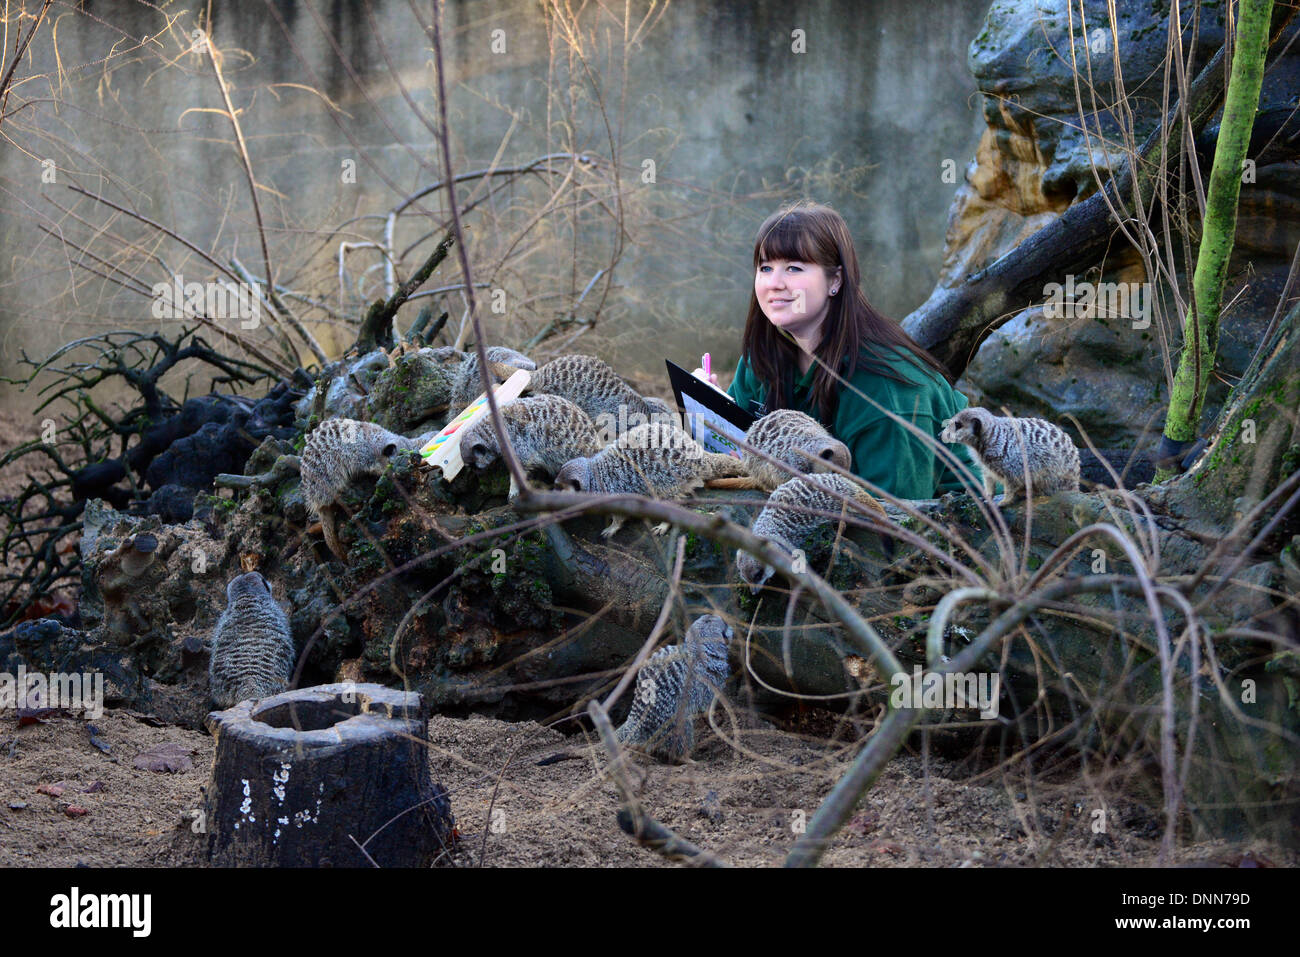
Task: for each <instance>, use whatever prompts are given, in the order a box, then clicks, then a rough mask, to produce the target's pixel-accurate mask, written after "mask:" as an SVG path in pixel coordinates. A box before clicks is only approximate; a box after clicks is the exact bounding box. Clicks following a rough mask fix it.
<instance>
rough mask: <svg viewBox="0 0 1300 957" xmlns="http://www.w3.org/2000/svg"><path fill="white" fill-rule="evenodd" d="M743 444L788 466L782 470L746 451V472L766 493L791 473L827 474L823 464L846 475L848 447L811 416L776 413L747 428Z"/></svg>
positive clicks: (786, 410) (771, 413)
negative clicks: (830, 464) (829, 464)
mask: <svg viewBox="0 0 1300 957" xmlns="http://www.w3.org/2000/svg"><path fill="white" fill-rule="evenodd" d="M745 442H746V443H747V444H748V445H752V446H753V447H754V448H756V449H758V450H759V451H760V452H763V453H764V454H766V455H767V456H769V457H770V458H773V459H775V460H776V461H777V462H779V463H782V464H784V465H788V466H789V469H784V468H781V466H780V465H777V464H774V463H772V462H769V461H767V459H765V458H762V457H761V456H759V455H755V454H754V453H753V452H750V451H749V450H745V458H744V462H745V471H747V472H748V473H749V475H750V478H752V479H753V480H754V483H755V484H756V485H757V486H758V487H759V488H761V489H764V490H765V491H769V492H770V491H772V489H774V488H776V487H777V486H778V485H781V484H782V483H783V482H785V481H786V480H787V479H789V478H791V477H792V475H791V469H792V470H793V471H794V472H795V473H798V474H800V475H807V474H809V473H811V472H817V471H829V469H826V468H825V466H824V465H823V463H825V462H833V463H834V464H836V465H838V466H839V467H840V468H842V469H844V470H845V471H848V469H849V464H850V461H851V457H850V455H849V447H848V446H847V445H845V444H844V443H843V442H841V441H840V440H839V439H837V438H835V437H834V436H833V435H831V434H830V432H828V431H826V429H825V427H824V426H823V425H822V424H821V423H820V422H818V421H817V420H816V419H814V418H813V417H812V416H809V415H805V414H804V413H802V412H797V411H795V410H794V409H777V410H776V411H775V412H769V413H768V414H767V415H765V416H763V417H762V418H761V419H759V420H758V421H757V422H755V423H754V424H753V425H751V426H750V427H749V431H748V432H746V433H745Z"/></svg>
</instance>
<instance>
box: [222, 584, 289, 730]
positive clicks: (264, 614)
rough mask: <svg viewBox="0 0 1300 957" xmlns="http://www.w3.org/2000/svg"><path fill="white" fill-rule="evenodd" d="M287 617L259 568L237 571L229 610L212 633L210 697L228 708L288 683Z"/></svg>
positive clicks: (228, 595)
mask: <svg viewBox="0 0 1300 957" xmlns="http://www.w3.org/2000/svg"><path fill="white" fill-rule="evenodd" d="M294 660H295V656H294V651H293V636H292V635H291V633H290V631H289V618H288V616H287V615H285V613H284V609H283V608H281V607H280V605H279V604H278V603H277V602H276V600H275V599H274V598H273V597H272V595H271V583H270V582H268V581H267V580H266V578H265V577H264V576H263V575H262V574H261V573H259V572H247V573H245V574H243V575H237V576H235V577H234V578H232V579H231V580H230V584H228V585H227V586H226V610H225V611H223V612H222V613H221V617H220V618H218V619H217V627H216V628H215V629H214V630H213V632H212V658H211V660H210V662H209V665H208V678H209V681H210V683H211V695H212V700H213V701H214V702H215V703H216V704H217V706H218V707H221V708H230V707H233V706H234V705H236V704H238V703H239V702H241V701H247V700H248V699H249V698H266V697H269V696H270V695H273V694H279V693H280V692H281V691H284V690H286V689H287V688H288V687H289V677H290V675H291V674H292V673H293V665H294Z"/></svg>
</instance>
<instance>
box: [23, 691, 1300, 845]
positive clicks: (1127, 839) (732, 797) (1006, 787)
mask: <svg viewBox="0 0 1300 957" xmlns="http://www.w3.org/2000/svg"><path fill="white" fill-rule="evenodd" d="M148 720H149V719H148V718H147V716H143V715H136V714H133V713H132V712H126V711H110V712H106V713H105V714H104V715H103V716H102V717H101V718H100V719H99V720H97V721H94V722H87V721H86V720H85V719H83V718H80V717H72V716H65V715H58V716H54V717H51V718H50V719H48V720H47V721H45V722H43V723H39V724H34V725H28V726H26V727H22V728H18V727H16V720H15V719H14V718H12V717H6V718H5V720H4V725H3V728H2V729H0V866H26V865H49V866H70V865H75V864H85V865H90V866H99V867H112V866H120V865H135V866H145V867H151V866H158V867H166V866H192V865H196V864H201V863H202V860H201V857H200V845H199V838H198V837H196V836H194V835H193V834H192V833H191V831H190V824H189V818H188V816H187V812H188V811H190V810H191V809H193V808H196V807H198V806H199V804H200V802H201V800H202V788H203V787H204V785H205V784H206V782H207V778H208V774H209V771H210V769H211V762H212V754H213V743H212V739H211V738H210V737H208V736H207V735H206V734H204V733H202V732H195V731H186V730H183V729H178V728H173V727H158V726H154V725H152V724H150V723H148ZM88 724H93V725H94V729H95V737H96V740H98V741H99V742H100V744H101V745H107V747H108V748H109V750H108V751H107V752H105V751H103V750H101V748H100V747H97V746H96V745H95V744H94V743H92V741H91V737H92V732H91V730H90V729H89V728H88V726H87V725H88ZM430 740H431V748H430V767H431V770H432V773H433V777H434V779H435V780H436V781H438V782H440V783H441V784H442V785H443V786H444V787H446V788H447V789H448V791H449V792H450V795H451V801H452V810H453V813H454V814H455V816H456V820H457V826H458V830H459V832H460V836H461V837H460V842H459V844H458V845H457V848H456V850H455V853H454V855H453V857H452V860H451V861H450V863H451V864H453V865H456V866H473V865H475V864H478V863H479V862H482V863H483V864H486V865H488V866H497V867H557V866H559V867H572V866H600V867H609V866H616V867H639V866H661V865H664V864H665V863H667V862H665V861H664V860H663V859H661V858H660V857H659V856H657V855H656V854H655V853H653V852H651V851H649V850H646V849H644V848H642V847H640V846H638V845H637V844H636V843H635V842H634V841H633V840H632V839H631V838H629V837H627V836H626V835H624V834H623V833H622V832H621V831H619V830H618V828H617V826H616V825H615V821H614V815H615V811H616V810H617V806H618V801H617V796H616V792H615V790H614V788H613V786H612V785H611V784H609V783H608V782H607V781H605V780H604V779H603V778H602V777H601V776H600V774H599V773H598V772H597V770H596V766H595V764H594V763H593V762H592V760H591V757H590V755H589V754H587V755H586V756H585V757H579V758H576V759H573V760H567V761H561V762H559V763H556V764H552V765H549V766H545V767H538V766H537V765H536V762H537V761H538V760H539V759H540V758H542V757H546V756H548V755H551V754H554V753H556V752H557V751H560V750H567V751H568V752H569V753H576V754H580V755H581V754H584V753H585V752H586V748H585V745H583V744H582V741H583V739H582V737H581V736H578V737H575V738H565V737H564V736H563V735H560V734H559V733H558V732H556V731H554V730H551V729H547V728H543V727H541V726H539V725H537V724H535V723H531V722H529V723H515V724H512V723H507V722H503V721H496V720H492V719H487V718H468V719H455V718H447V717H435V718H434V719H433V720H432V721H431V722H430ZM163 743H175V744H178V745H180V746H182V748H184V749H186V750H188V751H189V752H190V753H191V755H192V761H193V766H192V767H191V768H190V769H189V770H186V771H182V772H178V773H168V772H155V771H144V770H139V769H137V768H136V767H134V763H133V762H134V759H135V757H136V756H137V755H138V754H140V753H141V752H143V751H146V750H148V749H150V748H153V747H155V746H157V745H159V744H163ZM733 743H734V744H735V745H736V747H733V746H732V745H731V744H728V743H727V742H724V741H723V740H721V739H720V738H718V737H717V736H716V735H713V734H712V733H710V732H707V731H706V732H705V733H704V735H702V740H701V744H700V746H699V747H698V748H697V750H696V760H695V762H694V763H692V764H688V765H682V766H668V765H662V764H654V763H650V762H648V761H644V760H642V761H638V763H637V764H636V769H635V770H634V772H633V776H634V778H635V780H636V781H637V783H638V786H639V788H640V793H641V798H642V800H643V802H644V806H645V808H646V809H647V811H649V812H650V813H651V814H653V815H654V816H655V817H657V818H658V819H659V820H660V821H661V822H662V823H663V824H665V825H667V826H669V827H671V828H673V829H675V830H677V831H678V832H679V833H680V834H681V835H682V836H683V837H686V838H688V839H689V840H691V841H693V842H695V843H696V844H698V845H700V846H702V847H706V848H708V849H709V850H711V851H713V852H715V853H717V854H718V855H720V856H721V857H722V858H724V859H725V860H727V861H728V862H730V863H733V864H738V865H744V866H772V865H776V864H779V863H780V861H781V859H782V857H783V856H784V854H785V853H786V852H787V851H788V850H789V848H790V847H791V845H792V844H793V842H794V840H795V837H796V835H795V833H794V830H793V827H794V826H795V824H796V822H797V820H798V818H799V815H800V813H802V814H803V815H804V816H806V817H811V815H812V813H813V811H814V810H815V809H816V807H817V804H818V802H819V801H820V800H821V799H822V798H823V797H824V796H825V794H826V792H827V791H828V789H829V788H830V785H831V783H832V781H833V779H834V778H835V777H836V776H838V774H840V773H841V772H842V771H843V769H844V767H845V765H846V763H847V759H848V757H849V756H850V755H847V754H846V753H844V751H843V745H842V744H837V743H831V742H828V741H827V740H825V739H818V738H816V737H812V736H807V735H799V734H795V733H792V732H790V731H788V730H779V729H773V728H756V729H752V730H747V731H740V732H736V737H735V739H734V742H733ZM737 748H739V749H740V750H737ZM1015 786H1017V785H1015V784H1013V783H1011V782H1010V781H1008V782H1007V783H1006V784H1004V783H1003V781H1002V780H1001V779H1000V778H989V779H985V780H982V781H976V782H971V781H962V780H957V779H956V774H955V771H954V766H953V765H952V764H951V763H950V762H948V761H945V760H942V759H937V758H932V759H930V760H929V762H928V767H927V762H925V761H923V759H922V758H921V757H920V756H917V755H905V756H902V757H900V758H898V759H896V760H895V761H894V762H893V763H891V765H890V766H889V768H888V769H887V770H886V772H885V774H884V776H883V777H882V778H881V780H880V781H879V782H878V783H877V785H876V786H875V787H874V788H873V789H872V791H871V792H870V793H869V794H868V796H867V798H866V800H865V801H864V803H863V804H862V805H861V806H860V807H859V808H858V811H857V813H856V814H855V816H854V817H853V819H852V820H851V822H850V823H849V825H848V826H847V827H846V828H845V829H844V831H843V832H842V833H841V835H840V836H839V837H838V839H837V840H836V843H835V845H834V847H833V848H832V849H831V850H830V851H829V853H828V854H827V856H826V858H825V863H826V864H828V865H834V866H850V867H852V866H883V867H895V866H908V865H928V866H994V867H997V866H1003V867H1005V866H1024V865H1037V864H1042V865H1066V866H1075V867H1115V866H1120V867H1127V866H1141V865H1150V864H1154V863H1156V855H1157V851H1158V846H1159V835H1160V822H1159V819H1158V818H1157V817H1156V816H1154V815H1153V814H1151V813H1150V812H1149V811H1147V810H1146V809H1144V808H1143V807H1141V806H1140V805H1139V804H1137V803H1134V802H1126V801H1123V800H1118V801H1115V802H1114V803H1113V805H1112V807H1111V811H1112V814H1111V817H1112V818H1113V819H1114V822H1113V823H1112V825H1111V826H1110V827H1109V828H1108V832H1107V833H1106V834H1104V835H1097V834H1094V833H1093V831H1092V827H1091V816H1090V814H1089V813H1088V812H1089V809H1090V807H1091V803H1092V801H1093V799H1091V798H1089V796H1088V795H1087V794H1085V793H1083V791H1082V789H1081V788H1079V787H1078V786H1077V785H1075V784H1072V783H1071V782H1069V781H1065V782H1058V783H1047V784H1040V785H1038V786H1037V787H1036V788H1034V789H1033V793H1032V795H1030V794H1026V793H1025V792H1015V791H1014V790H1012V788H1014V787H1015ZM50 792H61V793H50ZM1031 798H1032V800H1031ZM1112 800H1113V798H1112ZM81 811H84V812H85V813H80V812H81ZM1173 863H1183V864H1187V863H1197V864H1210V865H1214V866H1229V867H1231V866H1256V865H1264V866H1267V865H1270V864H1272V865H1277V866H1294V865H1296V864H1297V863H1298V862H1297V860H1296V858H1295V855H1293V854H1290V853H1289V852H1287V851H1284V850H1280V849H1277V848H1272V847H1267V846H1264V845H1262V844H1259V843H1256V844H1253V845H1243V846H1228V845H1225V844H1218V843H1213V844H1211V843H1202V844H1194V845H1187V846H1183V847H1181V848H1180V849H1179V851H1178V852H1177V855H1176V857H1175V859H1174V861H1173Z"/></svg>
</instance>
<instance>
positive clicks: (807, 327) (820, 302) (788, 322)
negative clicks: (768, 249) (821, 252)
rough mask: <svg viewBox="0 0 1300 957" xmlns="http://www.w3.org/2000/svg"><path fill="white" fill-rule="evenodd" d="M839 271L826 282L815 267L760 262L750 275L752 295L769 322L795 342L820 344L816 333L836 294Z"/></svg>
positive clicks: (793, 262)
mask: <svg viewBox="0 0 1300 957" xmlns="http://www.w3.org/2000/svg"><path fill="white" fill-rule="evenodd" d="M841 272H842V271H841V269H840V267H839V266H836V267H835V272H834V274H833V275H832V276H831V277H830V278H829V279H828V278H827V276H826V270H825V269H823V268H822V267H821V266H819V265H817V264H816V263H805V262H798V261H797V260H793V259H763V260H760V261H759V263H758V269H757V271H756V272H755V273H754V295H755V296H756V297H757V298H758V305H759V308H760V309H762V310H763V315H765V316H767V319H768V321H769V322H771V323H772V325H774V326H776V327H777V328H778V329H784V330H785V331H786V332H788V333H790V335H792V336H794V337H795V338H796V339H800V340H804V341H809V340H811V341H812V344H813V345H814V346H815V345H816V344H817V342H818V341H820V329H821V324H822V322H824V321H825V319H826V313H827V311H828V310H829V309H830V297H831V296H832V295H834V294H835V293H837V292H839V288H840V277H841Z"/></svg>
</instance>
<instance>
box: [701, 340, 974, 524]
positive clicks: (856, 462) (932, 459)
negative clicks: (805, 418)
mask: <svg viewBox="0 0 1300 957" xmlns="http://www.w3.org/2000/svg"><path fill="white" fill-rule="evenodd" d="M888 363H889V366H890V368H891V369H893V370H894V371H895V372H897V373H898V374H899V375H901V376H903V377H904V378H906V379H907V384H906V385H905V384H903V383H901V382H896V381H894V380H893V379H887V378H884V377H883V376H878V375H873V374H872V373H870V372H868V371H866V370H865V369H862V368H861V367H859V368H858V370H857V371H856V372H855V373H854V375H853V377H852V378H851V379H849V380H848V385H845V386H842V387H841V391H840V396H839V405H838V408H837V409H836V411H835V421H834V422H832V423H827V422H823V423H822V425H825V426H826V427H827V428H829V429H830V432H831V434H832V435H834V436H835V437H836V438H837V439H839V440H840V441H841V442H843V443H844V444H845V445H847V446H848V447H849V452H850V453H852V455H853V472H854V474H856V475H858V476H859V477H860V478H863V479H865V480H866V481H868V482H871V483H872V484H874V485H877V486H879V487H880V488H882V489H884V490H885V491H886V492H889V493H890V494H891V495H894V496H896V497H898V498H907V499H920V498H936V497H937V496H939V495H942V494H943V493H944V492H959V491H961V490H962V489H963V485H962V483H961V480H960V479H959V478H958V476H957V474H956V473H955V472H954V471H953V470H952V469H951V468H948V467H947V466H946V465H945V464H944V463H943V462H942V461H941V460H940V459H939V458H938V456H937V455H936V454H935V453H934V451H933V449H932V448H930V447H928V446H927V445H926V444H925V442H924V441H923V440H921V439H920V438H918V437H917V436H915V435H913V434H912V433H910V432H908V431H907V429H906V428H905V427H904V426H902V425H901V424H899V423H898V422H896V421H894V420H893V419H891V418H889V416H888V415H886V413H885V411H884V410H886V409H887V410H889V411H890V412H892V413H894V414H895V415H897V416H899V417H900V418H902V419H905V420H907V421H909V422H911V423H912V424H913V425H914V426H916V427H917V428H918V429H920V430H921V431H922V432H925V433H927V434H928V435H932V436H933V437H934V438H935V440H936V441H938V438H939V432H940V431H942V429H943V422H944V420H945V419H948V418H950V417H952V416H954V415H956V414H957V413H958V412H960V411H961V410H962V409H964V408H966V405H967V400H966V397H965V396H964V395H962V394H961V393H960V392H958V391H957V390H955V389H954V388H952V386H950V385H948V383H947V381H945V380H944V378H943V377H942V376H940V375H939V374H938V373H936V372H933V371H932V370H930V369H929V368H921V367H920V366H918V365H916V364H914V363H913V362H911V361H910V360H909V359H907V358H905V357H903V356H902V355H898V354H894V353H891V354H890V358H889V359H888ZM816 369H817V367H816V366H815V365H814V366H812V367H811V368H809V370H808V371H807V372H806V373H805V374H804V375H802V376H800V377H799V378H798V380H797V381H796V382H795V383H794V393H793V401H791V403H790V407H791V408H793V409H797V410H799V411H800V412H806V413H808V414H809V415H811V416H812V417H813V418H815V419H817V418H819V416H818V415H817V412H816V411H815V410H814V408H813V405H812V401H811V395H810V392H811V388H812V381H813V375H814V373H815V372H816ZM727 394H728V395H730V396H731V397H732V398H733V399H735V400H736V403H737V404H738V405H739V406H740V407H741V408H742V409H745V410H746V411H748V412H752V413H754V414H756V415H758V414H762V413H763V412H765V411H772V410H770V409H766V408H765V405H764V404H765V402H766V399H767V389H766V387H765V386H764V385H763V384H762V383H761V382H760V381H759V379H758V377H757V376H756V375H755V374H754V372H753V370H752V369H751V368H750V366H749V363H748V362H747V361H746V360H745V358H744V357H743V356H742V357H741V359H740V363H739V365H737V366H736V375H735V377H734V378H733V379H732V380H731V387H730V388H729V389H728V390H727ZM873 400H874V402H873ZM945 447H946V448H947V449H948V450H949V451H951V452H952V453H953V454H954V455H956V457H957V458H958V459H960V460H961V461H962V463H963V464H965V465H966V467H967V468H968V469H969V470H970V472H971V474H972V475H974V476H975V480H976V482H977V483H978V482H979V481H981V479H982V473H981V472H980V467H979V465H978V464H976V462H975V460H974V458H973V456H972V455H971V451H970V449H968V448H966V446H964V445H946V446H945ZM977 487H978V485H977Z"/></svg>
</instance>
